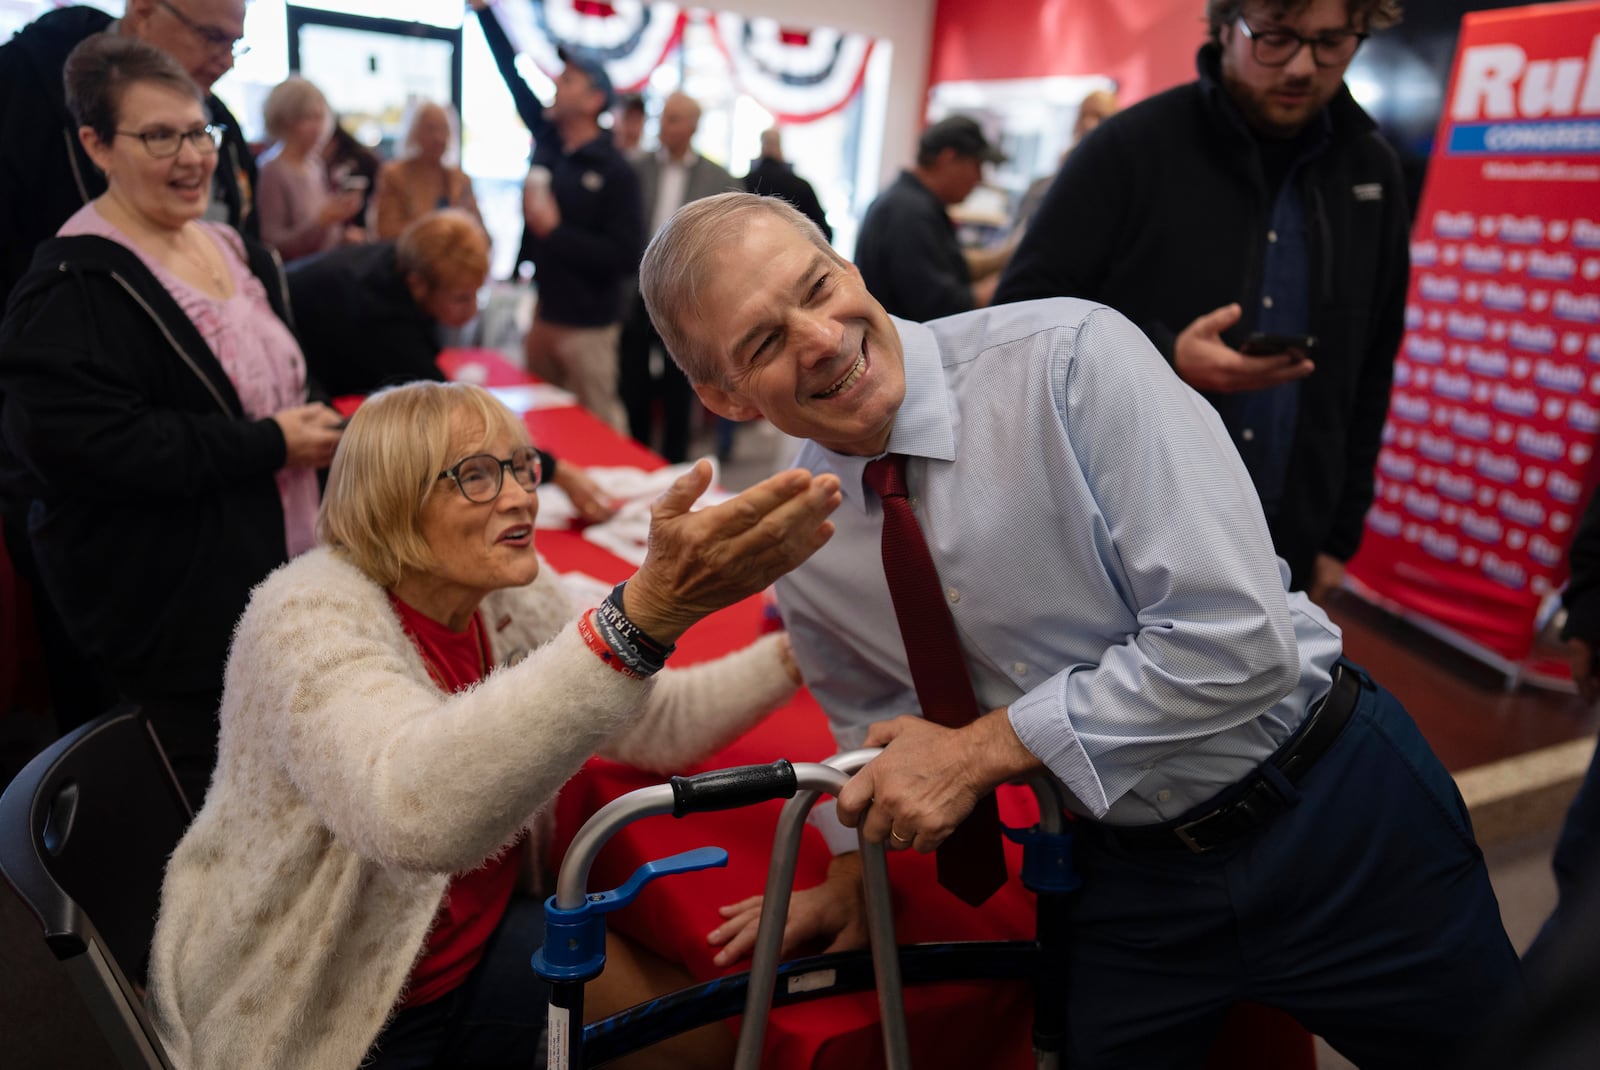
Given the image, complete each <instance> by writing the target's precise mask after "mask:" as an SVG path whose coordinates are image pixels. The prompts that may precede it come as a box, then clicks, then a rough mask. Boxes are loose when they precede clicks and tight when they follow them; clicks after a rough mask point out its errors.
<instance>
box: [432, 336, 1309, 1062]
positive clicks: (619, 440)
mask: <svg viewBox="0 0 1600 1070" xmlns="http://www.w3.org/2000/svg"><path fill="white" fill-rule="evenodd" d="M439 363H440V367H441V368H443V369H445V371H446V374H451V373H452V371H453V370H454V369H459V368H460V367H461V366H462V365H463V364H466V363H470V364H475V365H478V366H479V367H481V368H484V369H486V373H474V376H475V377H476V375H477V374H487V376H488V378H487V379H485V380H483V381H484V383H485V385H490V386H511V385H516V384H517V383H520V382H527V381H529V380H528V379H527V377H526V375H525V373H523V372H521V371H520V370H519V369H517V368H516V367H515V365H513V364H511V363H510V362H508V361H505V360H504V359H503V358H501V357H499V355H498V354H493V353H485V352H483V351H447V352H446V353H445V354H444V355H443V356H441V358H440V361H439ZM525 419H526V422H527V424H528V428H529V430H530V432H531V433H532V435H533V438H534V441H535V442H536V443H538V444H539V445H540V446H541V447H543V448H545V449H547V450H549V451H550V452H552V453H554V454H556V455H557V456H558V457H561V458H564V459H567V460H570V461H572V462H574V463H577V464H583V465H636V466H638V467H642V468H655V467H658V466H660V465H661V464H662V461H661V460H660V458H658V457H656V456H655V455H654V454H652V453H650V452H649V451H648V450H645V449H644V448H643V447H641V446H639V445H638V444H637V443H635V442H633V441H631V440H628V439H626V438H623V437H622V436H620V435H618V434H616V433H615V432H614V431H612V430H611V429H610V428H609V427H607V426H606V425H605V424H604V423H602V422H601V421H600V420H598V419H596V418H595V417H594V416H592V415H590V414H589V413H587V412H585V411H583V410H581V409H577V408H562V409H543V410H539V411H536V412H530V413H527V414H526V415H525ZM538 545H539V549H540V551H541V552H542V553H543V554H544V556H545V557H546V558H547V559H548V560H549V561H550V562H551V563H552V564H553V565H554V566H555V567H556V568H558V569H560V570H562V571H573V570H578V571H582V572H585V573H588V574H589V575H592V576H596V577H598V578H600V579H603V580H608V581H609V580H620V579H623V578H625V577H626V576H628V575H629V574H630V573H631V571H632V569H631V567H630V566H628V565H627V564H626V563H624V562H623V561H621V560H620V559H618V558H616V557H614V556H613V555H611V554H610V553H608V552H607V551H605V550H603V549H601V548H600V547H598V546H595V545H594V544H592V543H589V542H587V541H586V540H585V539H583V538H582V536H581V535H580V534H579V533H577V532H569V531H540V532H539V534H538ZM760 618H761V604H760V600H759V599H755V598H751V599H747V600H746V601H744V602H742V603H740V604H739V605H736V606H732V607H730V608H728V609H726V610H723V611H722V612H720V613H717V614H715V615H714V616H712V617H710V618H708V619H706V620H705V621H702V622H701V623H700V624H698V625H696V626H695V627H694V628H692V629H691V630H690V631H689V632H688V633H687V634H686V635H685V636H684V637H683V638H682V640H681V641H680V642H679V644H678V653H677V654H675V655H674V656H673V664H674V665H677V666H681V665H688V664H693V663H694V662H696V661H702V660H706V659H709V658H714V657H717V656H719V655H721V654H724V653H726V652H728V651H731V650H735V649H738V648H739V647H741V646H744V645H745V644H747V643H749V642H750V641H752V640H753V639H754V638H755V637H756V635H757V634H758V632H759V630H760ZM834 750H835V747H834V744H833V739H832V737H831V735H830V734H829V732H828V727H827V721H826V718H825V717H824V716H823V714H822V712H821V710H820V709H818V708H817V706H816V704H815V702H813V701H812V700H811V698H810V696H809V695H807V694H806V693H804V692H802V693H801V694H800V695H799V696H798V697H797V698H796V699H795V700H794V701H793V702H791V703H790V704H789V705H788V706H787V707H785V708H784V709H783V710H780V711H779V712H778V713H776V714H774V715H773V716H772V717H769V718H768V719H767V720H766V721H764V722H763V723H762V724H760V725H758V726H756V727H755V728H754V729H752V730H751V731H750V732H748V733H746V734H745V735H744V736H743V737H742V738H740V739H738V740H737V741H735V742H734V743H733V744H732V745H731V746H729V747H728V748H726V749H725V750H723V751H722V752H720V753H718V754H716V755H714V756H712V757H711V758H709V759H707V760H706V761H704V762H702V763H701V764H700V765H699V766H697V767H695V768H692V769H685V770H681V772H684V773H693V772H700V771H703V770H705V769H717V768H723V767H726V766H731V765H745V764H752V763H758V762H763V763H764V762H770V761H772V760H773V759H775V758H788V759H790V760H791V761H818V760H820V759H822V758H825V757H827V756H828V755H830V754H832V753H833V752H834ZM661 779H662V778H661V777H660V776H658V775H655V774H648V773H641V772H639V771H638V770H635V769H631V768H629V767H626V766H622V765H618V764H616V763H614V762H608V761H603V760H600V759H596V760H593V761H591V762H589V763H588V764H587V765H586V766H585V767H584V768H583V770H581V771H580V772H579V774H578V775H577V776H576V777H575V778H573V780H572V781H571V782H570V783H569V784H568V785H567V786H566V787H565V788H564V789H563V790H562V793H561V797H560V800H559V802H558V806H557V836H558V842H557V845H556V846H557V850H558V851H560V850H564V849H565V846H566V844H567V843H568V842H570V840H571V837H572V835H573V834H574V833H575V832H576V831H577V829H578V827H579V826H580V825H581V824H582V823H583V821H584V820H585V819H587V818H588V816H589V815H591V814H593V813H594V812H595V811H596V810H597V809H599V808H600V807H601V806H602V805H604V804H605V803H607V802H609V801H610V800H612V799H614V798H616V797H617V796H618V795H621V794H623V793H625V792H627V791H631V790H633V789H634V788H639V787H644V786H647V785H650V784H657V783H660V782H661ZM780 809H781V804H780V803H776V802H774V803H767V804H763V805H759V806H753V807H747V808H744V809H740V810H732V811H724V812H720V813H713V814H695V815H691V816H690V817H687V818H683V819H681V820H680V819H674V818H670V817H653V818H647V819H645V820H643V821H640V822H636V823H635V824H633V825H630V826H628V827H627V828H625V829H623V830H622V831H621V832H619V833H618V834H617V835H616V836H615V837H613V839H612V840H611V841H610V843H608V844H607V845H606V847H605V848H604V850H602V852H601V854H600V856H599V858H598V860H597V861H596V864H595V868H594V870H593V875H592V877H591V885H592V887H593V888H595V889H603V888H614V887H616V886H617V885H619V884H621V883H622V882H623V881H624V880H625V879H626V878H627V876H628V875H629V874H630V873H632V872H633V870H634V869H635V868H637V867H638V866H639V865H640V864H642V863H644V862H646V861H649V860H651V859H656V858H662V857H665V856H667V855H671V854H675V853H677V852H679V851H684V850H688V849H690V848H694V847H700V846H706V845H713V846H718V847H723V848H725V849H726V850H727V851H728V854H729V863H728V866H727V868H726V869H716V870H709V871H705V872H701V873H691V874H683V875H678V876H673V877H669V878H666V879H663V880H659V881H656V882H654V883H652V884H651V885H650V886H649V887H648V888H647V889H646V890H645V891H644V892H643V893H642V894H641V895H640V897H639V898H638V900H637V901H635V902H634V903H633V904H632V905H631V906H629V907H628V908H627V909H625V910H622V911H619V912H618V913H616V914H614V915H612V916H611V918H610V919H609V924H611V925H612V926H614V927H615V928H616V929H617V930H618V931H619V932H622V933H625V934H627V935H629V936H631V937H633V938H634V939H636V940H638V941H639V942H641V943H642V944H644V945H645V946H647V947H649V948H651V949H652V950H654V951H655V952H657V953H658V954H660V955H662V956H663V957H665V958H667V959H669V960H671V961H675V962H680V963H682V964H684V965H685V966H686V967H687V969H688V970H689V972H690V973H691V974H693V975H694V976H695V977H696V978H697V979H700V980H707V979H710V978H712V977H715V976H717V975H718V974H719V973H726V972H733V971H719V970H718V969H717V968H716V967H714V966H713V965H712V962H711V956H712V953H713V950H714V949H712V948H711V947H709V946H708V945H707V944H706V942H705V934H706V933H707V932H709V931H710V930H711V929H713V928H715V927H716V926H717V925H718V924H719V923H720V922H721V918H720V917H719V916H718V915H717V913H716V910H717V907H719V906H721V905H722V904H724V903H731V902H734V901H737V900H739V899H743V898H745V897H746V896H749V895H753V894H756V893H758V892H760V891H761V890H762V888H763V887H764V885H765V883H766V871H767V864H768V861H769V857H768V856H769V850H770V845H771V840H772V835H773V831H774V829H775V827H776V823H777V818H778V812H779V810H780ZM1037 816H1038V811H1037V808H1036V807H1035V806H1034V804H1033V799H1032V796H1031V794H1029V793H1028V792H1026V791H1024V790H1022V789H1002V792H1001V817H1002V819H1003V820H1005V821H1006V822H1007V823H1008V824H1012V825H1028V824H1032V823H1033V821H1034V820H1036V819H1037ZM1006 848H1007V858H1008V863H1009V868H1010V872H1011V874H1012V878H1013V879H1012V881H1011V883H1010V884H1008V885H1007V886H1006V887H1005V888H1003V889H1001V890H1000V891H999V892H997V893H996V894H995V896H994V897H993V898H991V899H990V900H989V902H988V903H986V904H985V905H984V906H983V907H982V908H981V909H974V908H972V907H969V906H967V905H966V904H965V903H963V902H961V901H960V900H959V899H957V898H955V897H954V896H953V895H951V894H949V893H948V892H946V891H945V890H944V889H943V888H941V887H940V886H939V884H938V881H937V878H936V875H935V872H934V862H933V857H932V856H922V855H917V854H913V853H910V852H897V853H895V854H894V855H892V856H891V859H890V862H891V864H890V877H891V884H892V886H893V888H894V899H895V913H896V917H895V928H896V933H897V936H898V937H899V939H900V940H901V941H903V942H911V941H925V940H1017V939H1027V938H1029V937H1030V936H1031V935H1032V933H1033V926H1034V922H1033V910H1034V906H1033V903H1034V900H1033V896H1032V895H1031V894H1030V893H1029V892H1028V891H1027V890H1026V889H1024V888H1023V887H1022V886H1021V883H1020V882H1019V881H1018V880H1017V879H1016V875H1017V873H1018V870H1019V868H1020V860H1021V849H1020V848H1018V847H1016V846H1015V845H1014V844H1009V843H1008V844H1007V845H1006ZM828 857H829V856H828V851H827V848H826V846H825V845H824V844H823V842H822V839H821V837H820V836H819V835H818V834H817V833H815V832H814V831H813V830H811V829H807V830H806V833H805V838H804V842H803V843H802V846H801V854H800V860H799V866H798V869H797V873H796V887H801V888H803V887H808V886H810V885H813V884H816V883H819V882H820V881H821V879H822V877H823V875H824V873H825V872H826V869H827V865H828ZM744 965H748V964H747V963H746V964H744ZM1029 1000H1030V992H1029V990H1028V988H1027V986H1026V985H1024V984H1022V983H985V984H981V985H979V984H965V985H938V986H921V987H913V988H908V989H907V991H906V1013H907V1017H908V1020H909V1026H910V1028H909V1033H910V1038H911V1049H912V1057H913V1060H914V1065H915V1066H916V1067H917V1068H918V1070H941V1068H946V1067H948V1068H956V1067H961V1068H968V1067H984V1068H1005V1067H1015V1068H1017V1070H1024V1068H1027V1067H1031V1066H1032V1065H1033V1059H1032V1054H1031V1046H1030V1040H1029V1022H1030V1020H1031V1013H1032V1012H1031V1007H1030V1003H1029ZM733 1024H734V1025H735V1026H736V1025H737V1023H736V1022H735V1023H733ZM881 1063H882V1040H881V1035H880V1031H879V1029H878V1026H877V1000H876V996H875V994H873V993H871V992H866V993H860V994H858V995H852V996H842V997H836V998H832V999H827V1000H821V1001H818V1002H815V1003H810V1004H803V1005H799V1006H792V1007H784V1008H780V1009H778V1010H776V1011H774V1012H773V1014H772V1017H771V1021H770V1024H769V1027H768V1032H767V1043H766V1050H765V1052H764V1054H763V1058H762V1066H763V1067H768V1068H783V1070H789V1068H793V1070H800V1068H809V1067H818V1068H822V1067H829V1068H831V1067H849V1068H851V1070H855V1068H870V1067H875V1066H879V1065H881ZM1208 1065H1209V1066H1211V1067H1213V1068H1215V1070H1222V1068H1223V1067H1227V1068H1229V1070H1249V1068H1261V1070H1269V1068H1270V1070H1296V1068H1301V1067H1312V1066H1314V1065H1315V1062H1314V1058H1313V1056H1312V1054H1311V1043H1310V1038H1309V1037H1308V1036H1307V1035H1306V1034H1305V1033H1304V1032H1303V1031H1302V1030H1300V1028H1299V1027H1298V1026H1296V1025H1295V1024H1294V1023H1293V1022H1292V1021H1290V1020H1289V1019H1287V1018H1285V1017H1283V1016H1282V1015H1278V1014H1276V1013H1275V1012H1268V1011H1264V1010H1261V1009H1259V1008H1258V1009H1252V1010H1246V1011H1243V1012H1241V1013H1236V1014H1235V1015H1234V1016H1233V1017H1232V1019H1231V1020H1230V1023H1229V1026H1228V1029H1227V1030H1226V1031H1225V1034H1224V1037H1223V1040H1222V1041H1221V1042H1220V1043H1219V1046H1218V1049H1217V1052H1216V1054H1215V1055H1214V1056H1213V1058H1212V1060H1211V1063H1210V1064H1208Z"/></svg>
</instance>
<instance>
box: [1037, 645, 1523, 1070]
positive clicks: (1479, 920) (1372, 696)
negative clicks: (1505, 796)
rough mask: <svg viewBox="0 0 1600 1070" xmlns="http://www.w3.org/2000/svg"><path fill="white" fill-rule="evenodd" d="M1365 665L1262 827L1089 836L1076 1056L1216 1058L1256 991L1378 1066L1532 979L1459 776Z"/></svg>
mask: <svg viewBox="0 0 1600 1070" xmlns="http://www.w3.org/2000/svg"><path fill="white" fill-rule="evenodd" d="M1362 679H1363V688H1362V694H1361V698H1360V701H1359V702H1358V704H1357V706H1356V709H1355V711H1354V712H1353V713H1352V714H1351V717H1350V721H1349V723H1348V724H1347V725H1346V726H1345V728H1344V731H1343V732H1342V733H1341V734H1340V735H1339V738H1338V739H1336V740H1335V741H1334V743H1333V744H1332V745H1331V746H1330V747H1329V749H1328V750H1327V751H1326V752H1325V753H1324V754H1323V755H1322V756H1321V758H1320V759H1319V760H1318V761H1317V762H1316V764H1315V765H1313V766H1312V768H1311V769H1310V770H1309V771H1308V772H1307V774H1306V775H1305V776H1304V777H1303V778H1302V779H1301V781H1300V783H1299V785H1298V786H1296V787H1290V788H1289V791H1290V794H1291V795H1292V796H1293V798H1292V799H1291V802H1292V805H1290V806H1289V808H1288V809H1287V810H1285V811H1284V812H1281V813H1279V814H1278V815H1277V816H1276V817H1274V818H1272V819H1271V820H1269V821H1268V822H1267V824H1266V825H1265V826H1264V827H1262V828H1260V829H1258V830H1256V831H1255V832H1253V833H1251V834H1249V835H1247V836H1245V837H1243V838H1242V839H1240V840H1238V841H1236V842H1234V843H1231V844H1228V845H1226V846H1224V847H1221V848H1219V849H1217V850H1215V851H1213V852H1211V853H1208V854H1204V855H1196V854H1192V853H1190V852H1189V851H1187V850H1184V849H1182V848H1179V849H1177V850H1154V851H1153V850H1150V849H1148V848H1146V849H1143V850H1140V849H1138V848H1128V847H1126V846H1123V845H1119V844H1117V843H1116V842H1115V840H1114V839H1113V838H1106V837H1099V836H1095V835H1093V834H1085V835H1080V836H1078V837H1077V843H1076V858H1077V865H1078V869H1079V872H1080V874H1081V875H1082V877H1083V887H1082V889H1081V890H1080V891H1079V893H1078V894H1077V897H1076V899H1075V901H1074V903H1073V906H1072V926H1071V932H1072V937H1071V939H1072V940H1073V949H1072V952H1071V956H1072V961H1071V971H1070V983H1071V995H1070V1012H1069V1018H1068V1042H1069V1049H1068V1058H1067V1060H1066V1063H1067V1065H1069V1066H1071V1067H1073V1070H1094V1068H1100V1067H1104V1068H1117V1070H1126V1068H1140V1070H1143V1068H1160V1067H1173V1068H1178V1067H1197V1066H1199V1065H1201V1063H1203V1062H1204V1060H1205V1057H1206V1053H1207V1052H1208V1050H1209V1049H1210V1046H1211V1042H1212V1040H1213V1039H1214V1037H1215V1036H1216V1033H1217V1029H1218V1027H1219V1025H1220V1024H1221V1022H1222V1019H1223V1017H1224V1015H1225V1014H1226V1012H1227V1009H1228V1007H1229V1006H1230V1005H1232V1004H1233V1003H1234V1002H1236V1001H1240V1000H1249V1001H1254V1002H1258V1003H1264V1004H1268V1005H1270V1006H1274V1007H1278V1008H1281V1009H1282V1010H1284V1011H1286V1012H1288V1013H1289V1014H1291V1015H1293V1016H1294V1017H1295V1018H1297V1019H1298V1020H1299V1021H1300V1022H1301V1023H1302V1024H1303V1025H1305V1026H1306V1028H1308V1029H1310V1030H1311V1031H1312V1032H1314V1033H1317V1034H1320V1035H1321V1036H1323V1037H1324V1038H1325V1039H1327V1040H1328V1042H1329V1043H1331V1044H1332V1045H1333V1046H1334V1047H1335V1048H1336V1049H1338V1050H1339V1051H1340V1052H1341V1053H1342V1054H1344V1055H1345V1056H1346V1057H1347V1058H1349V1059H1350V1060H1351V1061H1353V1062H1355V1063H1356V1064H1358V1065H1359V1066H1361V1067H1362V1068H1363V1070H1374V1068H1384V1067H1394V1068H1397V1070H1398V1068H1404V1070H1425V1068H1428V1067H1454V1066H1458V1065H1460V1063H1461V1058H1460V1054H1459V1053H1460V1051H1461V1050H1462V1046H1463V1045H1464V1044H1466V1043H1469V1042H1470V1040H1471V1039H1472V1037H1473V1036H1474V1035H1475V1034H1476V1033H1477V1032H1478V1031H1479V1030H1481V1029H1482V1028H1483V1027H1484V1026H1485V1025H1487V1024H1488V1020H1489V1019H1490V1018H1491V1016H1492V1015H1493V1013H1494V1012H1495V1011H1496V1010H1497V1008H1501V1007H1502V1006H1503V1004H1504V1002H1505V1000H1506V999H1507V998H1508V997H1512V996H1514V995H1515V993H1516V992H1517V990H1518V988H1519V986H1520V975H1519V971H1518V965H1517V958H1516V954H1515V952H1514V951H1513V950H1512V947H1511V944H1510V941H1509V940H1507V938H1506V935H1505V930H1504V929H1503V928H1502V926H1501V923H1500V909H1499V904H1498V903H1497V902H1496V901H1495V897H1494V892H1493V890H1492V889H1491V888H1490V886H1489V874H1488V871H1487V869H1486V868H1485V867H1484V864H1483V856H1482V854H1481V853H1480V852H1479V850H1478V847H1477V845H1476V843H1475V841H1474V840H1473V837H1472V828H1471V824H1470V822H1469V820H1468V817H1467V810H1466V806H1465V804H1464V803H1463V802H1462V799H1461V796H1460V793H1459V792H1457V791H1456V787H1455V783H1454V781H1452V780H1451V778H1450V775H1449V774H1448V773H1447V772H1446V771H1445V769H1444V767H1443V766H1442V765H1441V764H1440V763H1439V761H1438V759H1437V758H1435V757H1434V755H1433V752H1432V751H1431V750H1430V749H1429V747H1428V744H1427V742H1426V741H1425V740H1424V739H1423V738H1422V735H1421V733H1420V732H1418V731H1417V727H1416V725H1415V724H1414V723H1413V722H1412V720H1411V718H1410V716H1409V715H1408V714H1407V713H1406V711H1405V709H1404V708H1403V707H1402V706H1401V705H1400V703H1399V702H1398V701H1397V700H1396V699H1395V698H1394V696H1392V695H1390V694H1389V693H1388V692H1386V691H1384V690H1383V689H1381V688H1378V687H1376V686H1375V685H1373V684H1372V683H1371V681H1370V680H1368V679H1367V678H1366V677H1365V674H1362ZM1286 786H1287V785H1286Z"/></svg>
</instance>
